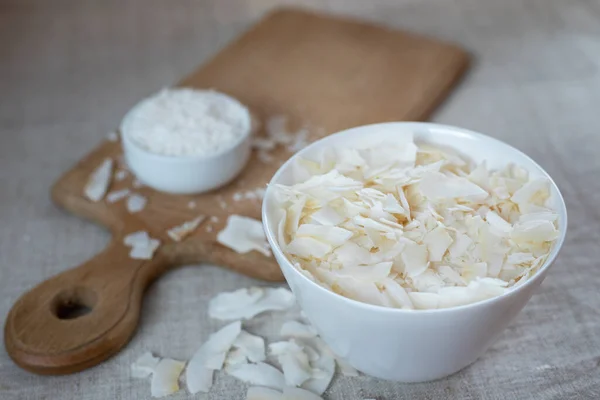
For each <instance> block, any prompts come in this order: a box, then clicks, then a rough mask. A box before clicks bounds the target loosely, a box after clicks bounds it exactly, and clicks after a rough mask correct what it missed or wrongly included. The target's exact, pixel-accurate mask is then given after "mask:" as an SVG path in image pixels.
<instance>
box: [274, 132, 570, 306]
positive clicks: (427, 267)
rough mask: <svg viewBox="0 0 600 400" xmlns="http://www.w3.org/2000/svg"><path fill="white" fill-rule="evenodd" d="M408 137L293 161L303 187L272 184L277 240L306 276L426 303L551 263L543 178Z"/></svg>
mask: <svg viewBox="0 0 600 400" xmlns="http://www.w3.org/2000/svg"><path fill="white" fill-rule="evenodd" d="M401 139H402V140H399V141H398V142H385V141H384V142H381V143H376V144H365V143H361V144H359V145H357V146H356V147H348V148H336V149H324V150H323V151H322V152H321V154H320V156H317V157H315V158H314V159H310V160H305V159H299V160H296V164H294V165H293V174H294V176H295V181H296V182H297V183H295V184H293V185H290V186H286V185H280V184H277V185H274V200H275V203H276V204H277V206H278V207H279V208H280V210H278V213H279V220H278V224H277V226H278V228H277V242H278V244H279V246H280V247H281V249H282V250H283V251H284V253H285V254H286V255H287V257H288V258H289V259H290V261H291V262H292V264H294V265H295V266H296V267H297V268H299V269H300V271H301V272H303V273H304V274H306V275H307V276H308V277H309V278H310V279H312V280H315V281H316V282H317V283H319V284H321V285H323V286H325V287H326V288H328V289H330V290H333V291H335V292H337V293H338V294H341V295H343V296H346V297H350V298H353V299H355V300H359V301H363V302H367V303H370V304H375V305H381V306H386V307H397V308H408V309H411V308H416V309H423V308H438V307H452V306H454V305H457V304H468V303H472V302H476V301H480V300H484V299H486V298H490V297H494V296H497V295H500V294H502V293H505V292H506V291H508V290H510V289H511V287H512V286H514V284H515V283H516V282H519V283H522V282H523V280H525V279H528V278H529V277H530V276H531V275H532V274H533V273H535V271H536V270H537V269H538V268H539V267H540V266H541V265H543V262H544V261H545V259H546V258H547V256H548V254H549V252H550V250H551V248H552V242H553V241H555V240H556V239H557V238H558V237H559V230H558V228H557V225H556V221H557V219H558V216H557V214H556V213H555V212H554V211H552V210H550V209H549V208H548V205H547V200H548V198H549V196H550V183H549V182H548V181H547V180H546V179H544V178H539V179H538V178H536V179H532V180H530V179H529V176H528V173H527V172H526V171H525V170H523V169H522V168H519V167H517V166H513V165H509V166H507V167H506V168H504V169H501V170H490V169H488V168H487V165H486V164H485V163H481V164H479V165H477V166H473V165H472V164H471V163H470V162H468V161H466V160H464V159H463V158H462V157H461V156H460V155H458V154H456V153H454V152H453V151H451V150H448V149H441V148H437V147H434V146H430V145H420V146H416V145H415V144H414V142H413V141H412V138H411V137H404V138H401ZM513 254H531V255H530V256H529V255H527V256H513ZM514 262H518V264H515V263H514ZM488 278H489V279H499V280H501V281H503V282H505V285H494V284H492V283H490V282H489V281H485V279H488Z"/></svg>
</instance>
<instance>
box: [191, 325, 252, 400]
mask: <svg viewBox="0 0 600 400" xmlns="http://www.w3.org/2000/svg"><path fill="white" fill-rule="evenodd" d="M241 329H242V324H241V323H240V321H236V322H232V323H231V324H229V325H227V326H225V327H223V328H222V329H220V330H219V331H217V332H215V333H213V334H212V335H210V337H209V338H208V340H207V341H206V342H205V343H204V344H203V345H202V346H201V347H200V348H199V349H198V350H197V351H196V353H194V355H193V356H192V359H191V360H190V362H189V364H188V367H187V369H186V381H187V386H188V390H189V391H190V393H192V394H195V393H198V392H205V393H206V392H208V391H209V390H210V388H211V386H212V379H213V374H214V371H215V370H220V369H221V368H223V364H224V362H225V358H226V357H227V353H228V352H229V349H230V348H231V346H232V345H233V343H234V342H235V340H236V339H237V337H238V335H239V334H240V332H241Z"/></svg>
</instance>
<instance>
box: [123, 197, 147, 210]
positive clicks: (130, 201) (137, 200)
mask: <svg viewBox="0 0 600 400" xmlns="http://www.w3.org/2000/svg"><path fill="white" fill-rule="evenodd" d="M147 202H148V199H146V198H145V197H144V196H142V195H141V194H137V193H132V194H131V195H130V196H129V197H128V198H127V211H129V212H130V213H131V214H134V213H137V212H140V211H142V210H143V209H144V207H146V203H147Z"/></svg>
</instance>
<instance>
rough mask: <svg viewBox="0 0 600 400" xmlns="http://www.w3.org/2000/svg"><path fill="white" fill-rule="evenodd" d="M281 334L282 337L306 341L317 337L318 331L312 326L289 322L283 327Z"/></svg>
mask: <svg viewBox="0 0 600 400" xmlns="http://www.w3.org/2000/svg"><path fill="white" fill-rule="evenodd" d="M280 334H281V336H282V337H294V338H300V339H306V338H312V337H315V336H317V331H316V330H315V328H313V327H312V326H310V325H305V324H303V323H301V322H298V321H287V322H285V323H284V324H283V325H282V327H281V332H280Z"/></svg>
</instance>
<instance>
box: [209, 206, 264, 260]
mask: <svg viewBox="0 0 600 400" xmlns="http://www.w3.org/2000/svg"><path fill="white" fill-rule="evenodd" d="M217 242H219V243H221V244H222V245H223V246H226V247H229V248H230V249H232V250H234V251H236V252H237V253H241V254H243V253H248V252H250V251H252V250H256V251H258V252H259V253H262V254H264V255H265V256H267V257H269V256H271V250H270V248H269V244H268V243H267V238H266V236H265V231H264V230H263V226H262V222H260V221H258V220H256V219H253V218H249V217H243V216H241V215H235V214H234V215H230V216H229V218H228V219H227V225H226V226H225V228H224V229H223V230H222V231H221V232H219V233H218V235H217Z"/></svg>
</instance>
